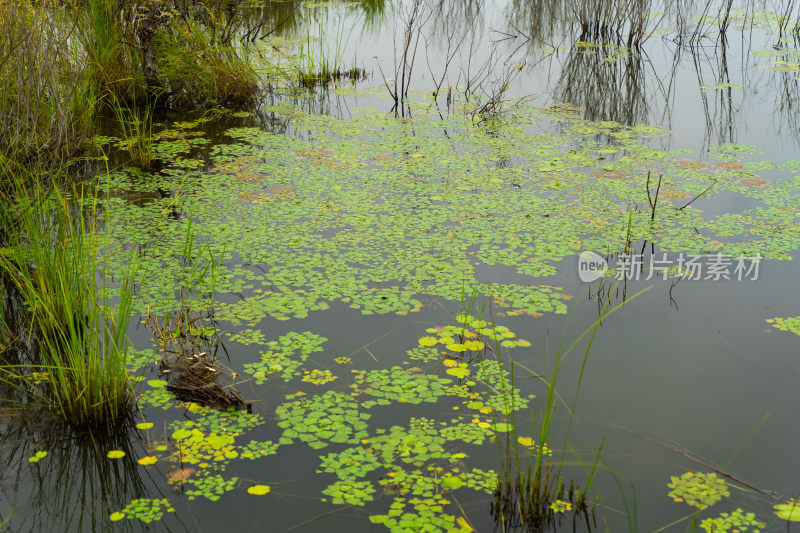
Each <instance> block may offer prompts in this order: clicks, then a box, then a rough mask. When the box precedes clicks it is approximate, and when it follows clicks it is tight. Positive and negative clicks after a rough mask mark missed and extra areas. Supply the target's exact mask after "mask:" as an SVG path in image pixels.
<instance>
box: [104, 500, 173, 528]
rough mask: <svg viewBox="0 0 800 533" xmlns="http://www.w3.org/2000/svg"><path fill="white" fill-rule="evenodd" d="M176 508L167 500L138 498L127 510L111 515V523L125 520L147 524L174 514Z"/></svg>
mask: <svg viewBox="0 0 800 533" xmlns="http://www.w3.org/2000/svg"><path fill="white" fill-rule="evenodd" d="M174 512H175V508H174V507H172V504H171V503H169V500H167V499H166V498H160V499H151V498H138V499H136V500H133V501H131V503H129V504H128V505H127V506H126V507H125V509H123V510H121V511H117V512H115V513H112V514H111V521H112V522H117V521H119V520H122V519H123V518H128V519H133V518H136V519H138V520H141V521H142V522H144V523H145V524H149V523H150V522H155V521H156V520H161V518H162V517H163V516H164V513H174Z"/></svg>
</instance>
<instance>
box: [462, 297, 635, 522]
mask: <svg viewBox="0 0 800 533" xmlns="http://www.w3.org/2000/svg"><path fill="white" fill-rule="evenodd" d="M649 289H650V287H648V288H646V289H644V290H642V291H640V292H638V293H636V294H635V295H633V296H632V297H631V298H628V299H627V300H625V301H623V302H621V303H619V304H617V305H616V306H614V307H613V308H611V309H608V302H606V303H605V304H604V305H603V306H602V307H601V309H600V312H599V313H598V315H599V316H598V318H597V319H596V320H595V321H594V322H593V323H592V324H591V325H590V326H589V327H588V328H586V329H585V330H584V331H583V332H582V333H581V334H580V335H579V336H578V337H577V338H576V339H575V340H574V341H573V342H572V343H570V344H569V345H567V343H566V331H567V327H568V326H569V322H570V318H571V316H572V312H573V311H574V308H573V310H572V311H570V314H569V315H568V317H567V320H566V323H565V325H564V329H563V331H562V334H561V338H560V340H559V342H558V345H557V348H556V349H555V354H553V353H552V348H551V346H550V339H549V337H548V339H547V342H546V346H545V373H544V375H541V374H539V373H537V372H534V371H533V370H531V369H528V368H526V367H525V366H524V365H522V364H520V363H518V362H513V361H512V362H511V363H510V365H509V366H510V373H509V379H506V378H505V377H504V374H503V373H502V372H501V373H500V376H501V380H500V385H501V387H500V391H499V392H500V394H502V395H503V398H504V402H505V406H504V411H505V412H506V413H509V415H508V422H507V428H508V432H499V431H498V433H497V435H496V436H497V444H498V453H499V456H500V474H499V476H498V484H497V487H496V490H495V499H494V502H493V504H492V512H493V515H494V516H495V519H496V521H497V522H498V523H499V526H500V527H501V529H502V530H503V531H507V530H509V529H517V528H522V529H524V530H526V531H541V530H542V529H543V528H545V527H546V526H547V525H548V524H552V523H553V522H554V519H555V516H556V515H557V514H558V513H560V512H564V511H567V510H571V511H573V512H574V514H573V516H577V515H580V514H583V515H584V516H587V517H588V514H589V511H590V509H589V507H588V504H587V501H586V495H587V494H588V492H589V489H590V488H591V485H592V483H593V480H594V476H595V472H596V469H597V465H598V461H599V459H600V451H601V449H602V445H601V446H600V448H598V450H597V452H596V454H595V456H594V458H593V460H592V462H591V463H590V464H589V466H590V467H589V471H588V475H587V478H586V480H585V482H584V483H583V486H582V487H580V488H579V487H578V486H577V485H576V484H575V482H574V480H566V479H565V478H564V477H563V475H562V469H563V467H564V466H565V465H566V464H567V462H566V461H565V453H566V450H567V448H568V446H569V434H570V429H571V427H572V423H573V421H574V411H575V406H576V405H577V401H578V395H579V392H580V387H581V383H582V381H583V375H584V371H585V370H586V364H587V361H588V359H589V353H590V351H591V348H592V344H593V342H594V339H595V335H596V333H597V329H598V328H599V327H600V325H601V324H602V322H603V321H604V320H606V319H607V318H608V317H610V316H611V315H612V314H614V313H615V312H616V311H618V310H619V309H620V308H621V307H622V306H623V305H625V304H627V303H630V302H631V301H632V300H634V299H635V298H637V297H638V296H639V295H641V294H642V293H644V292H645V291H647V290H649ZM473 303H474V296H473V297H472V298H471V300H470V303H469V305H470V306H472V305H473ZM490 318H491V316H490ZM491 322H492V327H494V320H493V318H492V319H491ZM499 340H500V339H497V338H495V339H494V343H495V346H494V350H493V353H494V354H495V357H496V362H497V365H498V366H499V367H500V368H503V367H504V365H503V360H502V357H501V355H500V354H501V349H500V345H499ZM584 340H586V344H585V348H584V349H583V358H582V361H581V366H580V370H579V373H578V380H577V384H576V388H575V395H574V397H573V399H572V402H571V404H567V402H566V401H564V399H563V398H562V397H561V396H560V395H559V394H558V392H557V389H556V386H557V384H558V378H559V374H560V372H561V368H562V365H563V364H564V361H565V360H566V358H567V357H568V356H569V355H570V354H571V353H572V352H573V351H575V350H577V349H578V348H579V347H580V345H581V343H582V342H583V341H584ZM516 367H519V368H522V369H524V370H526V371H527V372H528V373H530V374H531V375H532V376H535V377H538V378H539V379H541V380H542V382H543V383H544V385H545V387H546V394H545V397H544V403H543V405H542V407H541V412H540V414H539V415H538V416H539V420H538V427H537V425H536V423H537V422H536V420H535V417H534V411H533V410H531V412H530V425H531V434H529V435H522V434H520V431H519V429H518V420H517V416H516V411H517V408H516V407H515V405H514V394H513V391H514V382H515V370H516ZM559 404H561V405H562V406H563V407H564V408H565V409H566V410H567V412H568V413H569V419H568V423H567V429H566V434H565V435H564V436H563V442H564V444H563V447H562V448H561V451H560V453H559V454H558V457H557V458H555V457H553V456H554V454H555V453H554V452H553V450H551V449H549V448H548V445H549V444H550V443H551V442H552V440H551V439H552V437H554V435H552V428H553V419H554V416H555V414H556V411H557V409H556V408H557V406H558V405H559ZM578 463H579V464H583V465H586V462H584V461H582V460H579V461H578Z"/></svg>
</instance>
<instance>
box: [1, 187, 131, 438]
mask: <svg viewBox="0 0 800 533" xmlns="http://www.w3.org/2000/svg"><path fill="white" fill-rule="evenodd" d="M38 178H40V177H38ZM40 179H41V178H40ZM32 181H33V182H34V184H33V185H28V184H26V183H24V182H23V181H22V180H19V181H18V182H17V183H15V184H14V186H13V187H12V188H11V191H10V192H9V193H6V195H5V198H4V201H5V202H7V204H8V205H13V206H15V209H7V210H4V211H3V213H2V215H0V217H1V218H0V231H2V233H3V234H4V237H5V239H6V242H5V243H4V244H5V247H4V248H3V253H2V254H0V272H2V273H3V274H4V275H5V276H6V277H7V279H8V280H9V281H10V283H11V284H12V285H13V287H14V288H15V289H16V291H18V293H19V294H20V295H21V297H22V300H23V301H24V303H25V306H26V308H27V311H28V313H29V318H30V326H29V331H28V332H27V336H28V337H29V338H30V339H33V340H34V342H32V343H31V344H29V346H28V348H29V352H30V353H28V354H27V355H28V361H27V362H26V363H22V362H19V361H18V362H15V363H13V364H5V365H3V366H2V367H0V375H1V376H2V377H1V378H0V379H3V380H4V381H6V382H8V383H10V384H12V385H14V386H16V387H18V388H20V389H21V390H23V391H24V392H25V393H26V394H28V395H30V396H32V397H34V398H36V399H38V400H39V401H41V402H42V403H44V404H46V405H47V406H49V407H51V408H52V409H53V410H54V411H55V412H56V413H57V414H58V415H59V416H60V417H62V418H63V419H65V420H66V421H68V422H70V423H72V424H74V425H75V426H80V427H84V426H91V427H97V426H106V427H109V428H110V427H111V426H113V425H114V424H115V423H116V422H118V421H120V420H122V419H125V418H126V417H127V415H128V414H129V413H130V412H131V409H132V407H133V394H132V390H131V383H130V380H129V377H128V372H127V369H126V361H127V355H128V339H127V337H126V329H127V326H128V321H129V319H130V316H131V312H132V302H133V275H132V269H133V261H132V260H131V262H130V263H129V264H130V265H131V267H130V269H131V270H130V271H129V272H128V275H126V276H125V277H124V278H123V279H122V280H121V281H119V283H112V282H111V281H110V279H109V276H108V275H107V271H106V266H105V261H106V258H105V257H103V255H102V252H103V250H104V249H106V248H107V246H108V244H109V243H107V242H103V241H102V240H101V237H100V236H99V232H98V225H99V224H100V223H101V221H99V220H98V215H99V211H98V205H97V198H96V196H90V195H87V194H86V193H85V191H84V190H82V189H79V188H75V189H74V190H73V191H72V194H70V195H66V194H64V193H62V192H60V191H59V189H58V188H55V187H53V188H52V189H50V190H48V189H45V188H44V187H43V186H41V185H39V184H38V183H37V180H32ZM12 335H13V332H12ZM5 336H6V337H9V336H11V335H9V334H8V332H6V335H5Z"/></svg>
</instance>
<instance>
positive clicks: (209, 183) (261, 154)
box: [107, 47, 800, 342]
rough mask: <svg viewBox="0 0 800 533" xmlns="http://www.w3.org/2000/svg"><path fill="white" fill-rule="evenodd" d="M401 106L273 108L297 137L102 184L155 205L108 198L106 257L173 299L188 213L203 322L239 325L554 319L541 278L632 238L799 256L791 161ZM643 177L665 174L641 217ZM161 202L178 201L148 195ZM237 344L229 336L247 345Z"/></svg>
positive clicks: (666, 245) (551, 113) (554, 121)
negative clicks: (210, 313)
mask: <svg viewBox="0 0 800 533" xmlns="http://www.w3.org/2000/svg"><path fill="white" fill-rule="evenodd" d="M586 49H587V50H590V49H591V47H586ZM413 106H417V108H416V109H415V111H414V112H415V115H414V118H413V119H412V120H408V121H397V120H394V119H392V118H390V117H387V116H386V115H383V114H381V113H378V112H376V111H374V110H370V109H360V110H358V113H360V114H359V115H358V116H356V118H354V119H351V120H348V121H343V120H337V119H334V118H332V117H328V116H312V115H307V114H305V113H304V112H302V111H300V110H299V109H297V108H293V107H292V106H290V105H282V106H276V107H273V108H270V109H269V110H271V111H273V112H274V113H275V115H276V116H277V118H278V120H280V117H285V120H286V122H287V123H290V124H291V127H292V131H294V132H296V134H297V136H295V137H286V136H285V135H283V134H274V133H269V132H266V131H263V130H260V129H257V128H252V127H237V128H231V129H229V130H228V131H227V136H228V139H229V140H230V143H229V144H218V145H214V146H212V147H210V148H209V147H205V148H203V150H202V157H204V158H205V161H204V165H203V166H202V167H200V168H198V169H194V170H192V169H190V170H186V169H184V168H180V169H174V168H167V169H165V170H163V171H162V172H161V173H160V174H159V176H158V179H155V180H142V179H139V178H138V177H137V176H135V175H134V172H133V171H130V172H128V171H118V172H116V173H113V174H112V175H111V176H110V178H108V179H109V180H110V186H111V187H112V188H113V189H116V190H119V191H120V192H124V191H127V192H133V193H136V194H151V195H154V196H153V199H152V200H151V201H150V202H148V203H145V204H144V205H133V204H124V202H122V200H120V199H119V198H110V199H108V200H107V201H108V202H109V203H110V204H113V209H112V210H110V212H111V213H112V217H113V218H112V220H111V224H110V225H109V231H111V232H112V233H113V234H114V236H115V237H116V238H117V239H118V243H119V246H120V247H122V246H129V245H133V244H137V245H141V246H143V247H146V249H148V250H149V252H150V260H149V261H148V262H147V264H146V268H145V270H147V272H143V273H142V276H141V277H142V285H141V291H142V294H143V295H145V296H147V295H149V298H141V299H140V302H139V304H138V305H141V306H142V308H143V309H144V308H145V307H146V306H147V305H148V303H150V304H153V303H154V302H157V303H158V304H159V305H163V306H165V307H167V308H169V307H173V308H174V307H177V305H178V304H177V299H176V298H177V297H176V294H177V290H176V289H177V288H178V287H179V279H180V264H181V250H182V245H183V243H184V242H185V235H186V231H187V226H188V221H187V220H186V219H185V217H178V220H175V221H171V222H165V221H164V218H163V216H161V214H162V212H163V211H164V210H165V209H170V210H172V211H173V212H175V211H177V212H184V213H191V218H192V221H193V222H192V231H193V232H194V234H195V236H196V238H197V239H198V240H199V241H200V240H202V241H203V242H205V243H207V246H208V248H209V250H210V252H211V253H212V255H214V257H217V256H218V255H220V254H223V255H224V257H225V258H226V259H225V261H224V262H223V264H222V265H221V266H220V268H218V269H217V270H216V272H215V275H214V276H213V279H204V280H200V281H199V282H198V285H199V286H198V287H197V289H198V290H197V292H198V293H199V294H203V293H208V292H210V291H211V289H212V288H213V291H215V292H216V294H218V295H224V294H227V295H237V297H236V298H231V299H225V301H223V302H220V303H219V304H218V305H217V308H216V317H217V318H218V319H221V320H229V321H231V322H233V323H245V324H255V323H257V322H258V321H259V320H261V319H262V318H264V317H267V316H269V317H273V318H276V319H280V320H285V319H289V318H292V317H305V316H308V314H309V313H310V312H313V311H315V310H324V309H327V308H328V307H329V306H330V304H331V303H332V302H334V301H340V302H345V303H347V304H348V305H350V306H351V307H353V308H355V309H359V310H360V311H361V312H363V313H401V314H404V313H408V312H414V311H418V310H419V309H420V308H421V306H422V303H421V302H422V301H424V300H423V298H424V297H430V296H435V297H440V298H445V299H450V300H458V299H459V298H460V296H461V295H462V294H463V291H464V290H467V291H468V292H469V291H471V290H473V289H474V290H477V291H478V292H480V293H483V294H488V295H490V296H491V297H492V298H493V299H494V303H495V304H496V306H498V307H500V308H502V309H506V310H507V312H509V313H511V314H518V313H528V314H531V315H534V316H539V315H540V314H542V313H545V312H557V313H562V312H565V311H566V301H567V299H568V298H569V295H566V294H564V293H563V291H562V290H561V289H560V288H558V287H553V286H548V285H547V284H542V283H541V282H540V281H539V280H540V279H541V278H544V277H546V276H549V275H552V274H554V273H556V272H558V270H559V268H561V267H560V266H559V262H560V261H561V260H562V259H564V258H566V257H569V256H572V255H574V254H576V252H578V251H580V250H581V249H591V250H596V251H598V252H601V253H604V252H610V253H614V252H617V251H619V250H621V249H623V247H624V244H625V242H626V239H627V238H628V235H629V233H628V232H629V230H630V236H631V237H632V238H633V239H634V240H647V241H650V242H653V243H654V244H655V245H656V246H658V247H659V248H660V250H662V251H665V252H669V251H673V252H684V253H717V252H719V253H722V254H724V255H730V256H732V257H736V256H738V255H739V254H744V255H746V256H748V257H749V256H753V255H754V254H755V253H757V252H758V253H760V254H761V255H762V256H763V257H766V258H774V259H783V258H788V257H789V255H790V252H791V251H792V250H794V249H796V247H797V242H798V238H800V233H798V232H800V229H798V228H800V225H798V224H797V222H798V220H797V219H798V214H800V195H799V194H797V192H798V188H800V178H798V177H797V173H798V172H800V164H798V163H797V162H795V161H786V162H782V163H781V162H779V163H774V162H771V161H765V160H759V159H758V155H759V154H758V150H756V149H754V148H752V147H746V146H742V145H733V144H730V145H724V146H716V147H710V149H709V154H707V157H706V158H705V160H702V159H701V160H694V159H687V158H686V156H685V151H681V150H672V151H664V150H658V149H656V148H653V146H652V143H651V141H652V140H655V139H658V138H665V137H667V136H668V135H669V132H668V131H666V130H663V129H661V128H657V127H651V126H646V125H638V126H635V127H627V126H623V125H620V124H617V123H613V122H587V121H584V120H581V119H579V118H578V117H577V113H576V112H575V110H573V109H571V108H569V107H568V106H558V107H557V108H550V109H537V108H534V107H531V106H528V107H526V106H520V107H519V108H515V110H514V111H513V112H510V113H508V114H507V115H504V117H503V118H502V120H499V121H494V122H493V123H492V125H491V127H487V126H486V125H485V124H475V123H473V122H472V121H471V120H470V119H469V118H467V117H459V116H455V115H453V116H450V117H448V118H447V119H446V120H441V119H440V118H439V117H438V116H432V115H430V114H428V113H426V111H425V109H424V107H420V106H418V105H417V104H413V103H412V107H413ZM269 110H268V111H269ZM541 125H547V127H548V128H550V127H555V128H557V129H558V134H544V133H541V130H542V127H541ZM201 126H202V124H199V123H192V124H188V125H183V127H182V128H178V129H179V130H180V131H178V133H176V134H175V135H176V137H175V139H170V140H169V141H168V142H177V141H180V142H185V143H188V140H187V139H182V138H181V137H182V136H183V137H186V136H187V135H188V132H194V133H193V135H194V134H195V133H199V130H197V131H195V130H192V129H191V128H199V127H201ZM445 132H446V133H447V135H445V134H444V133H445ZM199 138H201V137H200V136H195V137H191V139H195V140H196V139H199ZM310 139H313V141H312V140H310ZM160 142H167V140H166V136H165V139H164V140H162V141H160ZM156 144H159V143H158V142H157V143H156ZM187 146H189V147H190V148H191V145H189V144H187ZM192 150H194V151H193V152H192V154H195V152H197V151H199V148H197V147H195V148H192ZM181 153H183V152H181ZM314 154H315V155H314ZM197 155H199V154H197ZM648 173H650V174H651V175H657V174H660V175H663V180H662V187H661V194H662V195H663V196H662V198H661V199H660V201H659V203H658V206H659V207H658V209H657V211H656V213H655V217H654V220H651V218H653V217H651V210H650V207H649V204H648V199H647V188H646V180H647V174H648ZM754 184H757V186H754ZM709 187H711V188H710V189H709ZM163 190H175V191H177V190H181V191H182V195H181V196H180V197H179V198H177V199H175V198H161V197H159V196H158V195H157V192H158V191H163ZM707 190H708V191H707ZM704 191H707V192H706V193H705V198H704V200H703V201H704V202H710V201H713V196H714V195H717V194H721V193H733V194H738V195H742V196H744V197H747V198H750V199H752V200H755V201H756V204H755V206H754V207H751V208H748V209H745V210H742V211H741V212H728V213H723V214H719V215H711V216H709V215H705V214H704V213H703V211H702V210H701V209H700V208H698V206H700V204H701V202H696V203H693V204H691V205H688V206H686V207H684V206H685V205H686V204H687V203H688V202H689V201H691V200H692V199H693V198H694V197H696V196H697V195H700V194H701V193H703V192H704ZM629 214H631V223H630V228H629V227H628V215H629ZM153 235H158V238H157V239H154V238H153ZM251 265H258V269H255V268H252V267H251ZM481 265H489V266H504V267H508V268H510V269H511V271H512V272H515V273H516V274H518V277H517V278H515V279H517V280H516V281H515V282H503V283H498V282H494V283H488V282H481V281H479V280H478V279H477V277H476V271H477V269H478V268H479V267H480V266H481ZM248 335H250V333H248V334H247V335H245V334H240V337H237V339H241V340H243V341H245V342H247V341H248V340H252V341H254V340H255V339H254V338H250V337H248Z"/></svg>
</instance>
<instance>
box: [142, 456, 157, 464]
mask: <svg viewBox="0 0 800 533" xmlns="http://www.w3.org/2000/svg"><path fill="white" fill-rule="evenodd" d="M156 461H158V457H156V456H155V455H147V456H145V457H142V458H141V459H139V461H137V462H138V463H139V464H140V465H151V464H153V463H155V462H156Z"/></svg>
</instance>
